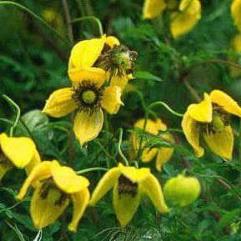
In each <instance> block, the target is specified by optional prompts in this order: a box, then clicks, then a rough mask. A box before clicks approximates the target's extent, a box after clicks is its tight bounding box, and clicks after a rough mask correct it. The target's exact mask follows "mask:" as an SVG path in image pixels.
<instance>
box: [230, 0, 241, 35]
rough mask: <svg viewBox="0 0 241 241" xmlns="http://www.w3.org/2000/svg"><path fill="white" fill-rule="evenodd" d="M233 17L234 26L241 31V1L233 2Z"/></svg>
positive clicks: (234, 0) (235, 0)
mask: <svg viewBox="0 0 241 241" xmlns="http://www.w3.org/2000/svg"><path fill="white" fill-rule="evenodd" d="M231 15H232V18H233V21H234V24H235V25H236V27H237V28H238V30H239V31H241V0H233V2H232V4H231Z"/></svg>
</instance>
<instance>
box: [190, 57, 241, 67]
mask: <svg viewBox="0 0 241 241" xmlns="http://www.w3.org/2000/svg"><path fill="white" fill-rule="evenodd" d="M208 63H214V64H224V65H230V66H232V67H234V68H237V69H241V65H240V64H236V63H234V62H231V61H228V60H222V59H209V60H207V61H203V62H200V63H197V64H194V65H202V64H208Z"/></svg>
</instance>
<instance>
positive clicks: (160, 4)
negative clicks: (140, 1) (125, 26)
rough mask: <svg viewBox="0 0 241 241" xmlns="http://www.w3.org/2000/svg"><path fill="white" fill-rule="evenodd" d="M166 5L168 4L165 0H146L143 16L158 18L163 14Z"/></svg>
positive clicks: (145, 17)
mask: <svg viewBox="0 0 241 241" xmlns="http://www.w3.org/2000/svg"><path fill="white" fill-rule="evenodd" d="M166 7H167V4H166V1H165V0H145V2H144V6H143V18H144V19H152V18H156V17H158V16H159V15H161V14H162V12H163V11H164V10H165V9H166Z"/></svg>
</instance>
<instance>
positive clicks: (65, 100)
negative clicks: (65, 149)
mask: <svg viewBox="0 0 241 241" xmlns="http://www.w3.org/2000/svg"><path fill="white" fill-rule="evenodd" d="M105 77H106V75H105V72H104V70H101V69H99V70H98V72H96V73H95V74H94V75H93V73H92V72H91V71H89V70H83V71H82V73H81V75H80V76H79V78H78V81H77V80H76V81H75V82H74V83H73V87H69V88H63V89H59V90H56V91H54V92H53V93H52V94H51V95H50V97H49V98H48V100H47V102H46V104H45V107H44V109H43V112H45V113H46V114H48V115H50V116H52V117H62V116H65V115H67V114H69V113H71V112H73V111H75V110H76V111H77V112H76V115H75V119H74V127H73V130H74V133H75V135H76V137H77V139H78V140H79V142H80V144H81V145H83V144H84V143H86V142H88V141H91V140H93V139H95V138H96V137H97V136H98V134H99V133H100V131H101V129H102V126H103V122H104V116H103V111H102V109H104V110H106V111H107V112H108V113H109V114H116V113H117V112H118V111H119V108H120V105H123V103H122V101H121V89H120V87H118V86H108V87H103V84H104V82H105Z"/></svg>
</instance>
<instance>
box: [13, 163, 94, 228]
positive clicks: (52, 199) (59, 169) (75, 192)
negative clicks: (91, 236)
mask: <svg viewBox="0 0 241 241" xmlns="http://www.w3.org/2000/svg"><path fill="white" fill-rule="evenodd" d="M33 183H35V189H34V193H33V197H32V199H31V205H30V213H31V217H32V220H33V223H34V226H35V227H36V228H38V229H41V228H44V227H46V226H48V225H50V224H52V223H54V222H55V221H56V220H57V219H58V218H59V217H60V216H61V215H62V213H63V212H64V210H65V209H66V207H67V206H68V204H69V201H70V200H72V203H73V215H72V220H71V222H70V224H69V226H68V229H69V230H70V231H73V232H75V231H76V229H77V226H78V223H79V220H80V219H81V217H82V216H83V214H84V211H85V209H86V207H87V205H88V202H89V198H90V194H89V190H88V186H89V181H88V179H87V178H85V177H82V176H78V175H77V174H76V173H75V172H74V170H73V169H72V168H70V167H66V166H61V165H60V164H59V163H58V162H57V161H55V160H54V161H43V162H41V163H40V164H38V165H37V166H35V167H34V168H33V170H32V171H31V173H30V175H29V176H28V177H27V179H26V180H25V182H24V184H23V186H22V188H21V189H20V192H19V194H18V195H17V198H18V199H20V200H22V199H23V198H24V196H25V195H26V193H27V191H28V188H29V187H30V186H31V184H33Z"/></svg>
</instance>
